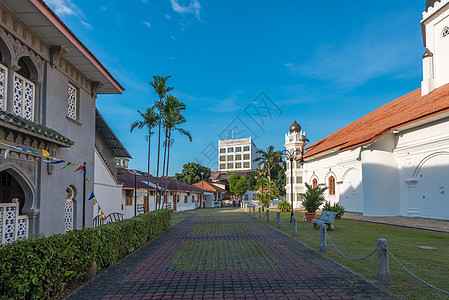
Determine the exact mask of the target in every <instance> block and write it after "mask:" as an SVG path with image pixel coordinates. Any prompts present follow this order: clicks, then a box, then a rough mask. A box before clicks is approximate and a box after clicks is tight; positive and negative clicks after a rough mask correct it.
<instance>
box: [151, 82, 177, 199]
mask: <svg viewBox="0 0 449 300" xmlns="http://www.w3.org/2000/svg"><path fill="white" fill-rule="evenodd" d="M170 77H171V75H169V76H167V77H163V76H159V75H153V81H150V85H151V86H152V87H153V89H154V92H155V93H156V94H157V96H158V97H159V101H158V103H156V105H155V106H156V107H157V108H159V134H158V138H157V168H156V191H157V194H158V192H159V158H160V153H161V126H162V106H163V102H164V98H165V94H166V93H168V92H170V91H171V90H173V87H169V86H165V84H166V82H167V80H168V79H169V78H170ZM157 194H156V205H157V197H158V195H157Z"/></svg>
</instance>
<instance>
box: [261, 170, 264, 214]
mask: <svg viewBox="0 0 449 300" xmlns="http://www.w3.org/2000/svg"><path fill="white" fill-rule="evenodd" d="M261 177H262V205H264V203H263V175H262V176H261ZM262 207H263V206H262Z"/></svg>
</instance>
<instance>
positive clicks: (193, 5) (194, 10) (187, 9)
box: [170, 0, 201, 21]
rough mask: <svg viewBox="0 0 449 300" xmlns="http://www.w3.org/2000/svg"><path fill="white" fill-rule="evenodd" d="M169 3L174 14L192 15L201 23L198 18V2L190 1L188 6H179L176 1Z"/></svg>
mask: <svg viewBox="0 0 449 300" xmlns="http://www.w3.org/2000/svg"><path fill="white" fill-rule="evenodd" d="M170 3H171V7H172V8H173V10H174V11H175V12H177V13H179V14H182V15H186V14H194V15H195V17H196V18H197V19H198V20H200V21H201V18H200V10H201V4H200V3H199V2H198V0H190V3H189V5H188V6H184V5H180V4H179V2H178V0H170Z"/></svg>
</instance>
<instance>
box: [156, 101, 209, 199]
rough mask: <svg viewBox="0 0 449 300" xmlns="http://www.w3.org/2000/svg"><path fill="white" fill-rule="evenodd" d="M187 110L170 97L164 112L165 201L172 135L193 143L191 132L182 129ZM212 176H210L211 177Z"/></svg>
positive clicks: (181, 103)
mask: <svg viewBox="0 0 449 300" xmlns="http://www.w3.org/2000/svg"><path fill="white" fill-rule="evenodd" d="M185 109H186V105H185V104H184V103H183V102H181V101H179V100H178V98H176V97H173V96H171V95H168V96H167V98H166V101H165V105H164V110H163V115H162V116H163V123H164V127H165V142H164V146H165V147H164V164H163V165H164V167H165V154H166V153H167V165H166V171H165V172H164V173H165V184H164V187H165V192H164V199H165V197H166V196H167V195H166V194H167V177H168V166H169V162H170V145H171V144H172V143H173V142H174V139H172V133H173V132H178V133H179V134H180V135H184V136H186V137H188V138H189V140H190V142H191V141H192V135H191V134H190V132H189V131H187V130H185V129H184V128H182V127H181V125H182V124H184V123H185V122H186V119H185V118H184V116H183V115H182V111H183V110H185ZM209 176H210V175H209Z"/></svg>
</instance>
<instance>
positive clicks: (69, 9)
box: [46, 0, 83, 16]
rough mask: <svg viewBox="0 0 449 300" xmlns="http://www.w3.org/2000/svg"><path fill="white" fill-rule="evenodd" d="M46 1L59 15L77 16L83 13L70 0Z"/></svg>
mask: <svg viewBox="0 0 449 300" xmlns="http://www.w3.org/2000/svg"><path fill="white" fill-rule="evenodd" d="M46 2H47V4H48V5H49V6H50V7H51V8H52V9H53V10H54V11H55V13H56V14H57V15H59V16H64V15H67V16H79V15H82V14H83V13H82V11H81V10H80V9H79V8H78V7H77V6H76V5H75V4H73V3H72V2H71V1H70V0H47V1H46Z"/></svg>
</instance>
